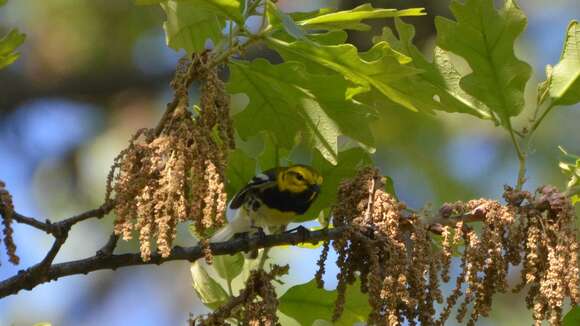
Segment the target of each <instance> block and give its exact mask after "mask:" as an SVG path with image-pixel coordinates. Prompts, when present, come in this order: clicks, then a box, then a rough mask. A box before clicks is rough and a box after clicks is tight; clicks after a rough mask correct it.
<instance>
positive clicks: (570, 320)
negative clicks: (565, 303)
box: [562, 306, 580, 326]
mask: <svg viewBox="0 0 580 326" xmlns="http://www.w3.org/2000/svg"><path fill="white" fill-rule="evenodd" d="M562 325H563V326H577V325H580V307H578V306H576V307H574V308H572V309H571V310H570V311H568V313H566V316H564V319H563V320H562Z"/></svg>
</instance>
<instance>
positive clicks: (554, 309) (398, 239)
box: [316, 168, 580, 325]
mask: <svg viewBox="0 0 580 326" xmlns="http://www.w3.org/2000/svg"><path fill="white" fill-rule="evenodd" d="M384 189H385V186H384V182H383V179H382V178H381V177H380V175H379V174H378V171H377V170H376V169H374V168H365V169H362V170H361V171H360V172H359V173H358V175H357V176H355V177H354V178H352V179H350V180H346V181H344V182H343V183H342V184H341V185H340V187H339V191H338V198H337V204H336V205H335V206H334V207H333V209H332V217H333V224H334V225H335V226H336V227H347V229H346V231H345V232H344V233H343V235H342V236H341V238H339V239H336V240H335V241H334V242H333V243H332V245H333V248H334V249H335V250H336V251H337V253H338V258H337V262H336V264H337V266H338V268H339V273H338V275H337V278H338V286H337V292H338V296H337V299H336V303H335V309H334V313H333V320H334V321H336V320H338V319H339V318H340V316H341V314H342V312H343V310H344V306H345V304H346V301H347V300H348V298H346V294H345V293H346V288H347V286H348V285H349V284H352V283H354V281H355V279H356V277H357V276H359V277H360V280H361V283H360V289H361V291H362V292H364V293H367V294H368V296H369V306H370V307H371V312H370V314H369V316H368V320H367V322H368V323H369V324H372V325H375V324H377V325H400V324H402V323H404V322H407V323H408V324H410V325H416V324H417V323H420V324H422V325H443V324H444V323H445V322H446V321H447V319H448V318H449V317H450V315H451V314H452V313H453V310H454V307H456V306H457V310H456V318H457V320H458V322H460V323H465V324H467V325H475V324H476V322H477V321H478V320H479V318H480V317H486V316H488V315H489V313H490V311H491V307H492V304H493V297H494V296H495V294H496V293H498V292H499V293H502V292H506V291H507V290H508V282H507V275H508V271H509V267H510V265H512V266H514V265H519V264H522V267H523V268H522V270H521V275H522V283H521V284H519V285H517V286H516V287H515V289H514V291H516V292H517V291H521V290H523V289H524V287H525V286H526V285H527V289H528V291H527V295H526V303H527V305H528V307H529V309H531V310H533V317H534V319H535V322H536V324H537V325H540V324H541V322H542V321H544V320H545V321H548V322H549V324H550V325H560V324H561V319H562V314H563V312H562V309H561V307H562V305H564V303H565V302H566V300H569V301H570V302H571V303H572V304H573V305H577V304H578V302H579V301H580V297H579V292H580V289H579V286H580V284H579V278H580V273H579V267H578V248H579V246H578V241H577V239H576V237H577V229H576V226H575V219H576V216H575V212H574V208H573V207H572V205H571V203H570V200H569V198H567V197H566V196H565V194H563V193H561V192H559V191H558V190H557V189H556V188H555V187H552V186H543V187H540V188H538V189H537V190H536V191H535V192H534V193H530V192H527V191H516V190H514V189H513V188H510V187H506V188H505V192H504V196H503V197H504V199H505V200H506V202H507V204H505V205H502V204H501V203H499V202H498V201H495V200H489V199H483V198H482V199H474V200H469V201H467V202H461V201H458V202H455V203H446V204H444V205H443V206H442V207H441V209H440V211H439V214H440V216H439V217H438V218H439V220H438V221H439V222H438V224H437V225H439V226H438V227H433V224H432V225H427V224H426V223H424V222H423V220H424V219H420V218H419V216H418V215H417V214H416V213H409V212H405V211H404V209H405V206H404V204H402V203H399V202H398V201H397V200H395V199H394V198H393V197H392V196H391V195H390V194H388V193H386V192H385V191H384ZM424 215H425V216H427V217H429V216H430V215H429V214H428V213H424ZM464 218H465V220H463V219H464ZM470 221H480V222H482V223H481V227H480V228H479V229H478V231H476V230H475V229H472V228H471V227H469V226H468V225H467V222H470ZM441 223H442V224H441ZM430 231H431V232H435V233H438V234H440V235H441V237H442V248H441V250H440V251H437V250H435V249H433V248H435V246H433V245H432V243H431V242H432V240H431V237H430V235H429V232H430ZM456 247H457V248H463V250H460V251H459V252H458V253H457V254H458V255H459V256H460V266H459V269H460V271H459V274H458V275H457V276H456V277H455V287H454V288H453V289H452V290H451V293H450V294H449V295H448V296H447V297H446V298H444V296H443V294H442V293H441V290H440V280H443V281H444V282H448V281H449V280H450V275H449V269H450V266H451V261H452V256H453V254H454V251H455V249H454V248H456ZM327 255H328V253H327V251H326V249H324V250H323V253H322V255H321V257H320V260H319V266H321V262H324V261H325V260H326V257H327ZM323 272H324V269H322V268H319V271H318V272H317V274H316V279H317V280H321V279H322V274H323ZM442 302H445V305H444V306H443V308H442V311H441V313H440V314H439V316H436V311H435V305H436V304H438V303H442Z"/></svg>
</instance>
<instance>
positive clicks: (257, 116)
mask: <svg viewBox="0 0 580 326" xmlns="http://www.w3.org/2000/svg"><path fill="white" fill-rule="evenodd" d="M228 90H229V91H230V92H232V93H237V92H243V93H245V94H247V95H248V97H249V99H250V103H249V104H248V107H247V108H246V109H245V110H243V111H242V112H240V113H238V114H236V115H235V116H234V121H235V124H236V128H237V130H238V132H239V133H240V136H242V138H246V137H250V136H253V135H256V134H258V133H260V132H262V131H266V132H268V133H269V134H273V135H275V138H276V142H277V143H276V144H275V145H277V146H280V147H283V148H287V149H290V148H292V147H293V145H294V142H295V138H296V136H297V134H298V133H299V132H300V133H301V134H302V135H304V136H306V137H307V138H308V139H309V140H310V141H311V143H312V145H313V146H314V148H316V149H317V150H318V151H319V152H320V153H321V154H322V155H323V157H324V158H325V159H326V160H328V161H329V162H331V163H332V164H337V155H338V139H337V138H338V137H339V136H341V135H346V136H349V137H351V138H353V139H356V140H357V141H360V142H361V143H363V144H365V145H368V146H372V143H373V138H372V134H371V132H370V130H369V129H368V128H369V127H368V122H369V119H370V118H371V115H370V114H369V111H368V108H366V107H365V106H363V105H362V104H360V103H357V102H356V101H353V100H349V99H346V97H345V93H346V90H347V82H346V81H345V80H344V79H343V78H341V77H340V76H336V75H330V76H324V75H314V74H309V73H307V72H306V70H305V69H304V66H303V65H302V64H300V63H297V62H286V63H283V64H279V65H272V64H270V63H269V62H267V61H266V60H263V59H258V60H255V61H253V62H252V63H250V64H248V63H245V62H241V61H236V62H232V64H231V78H230V82H229V83H228Z"/></svg>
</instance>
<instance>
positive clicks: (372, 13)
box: [297, 3, 426, 31]
mask: <svg viewBox="0 0 580 326" xmlns="http://www.w3.org/2000/svg"><path fill="white" fill-rule="evenodd" d="M424 10H425V9H424V8H411V9H404V10H396V9H386V8H373V6H372V5H371V4H368V3H366V4H363V5H360V6H358V7H356V8H354V9H351V10H343V11H336V12H326V11H325V12H321V13H319V14H318V15H317V16H315V17H310V18H306V19H304V20H301V21H298V22H297V24H298V25H300V26H302V27H304V28H308V29H316V30H344V29H353V30H360V31H366V30H370V29H371V27H370V26H369V25H367V24H364V23H362V21H363V20H365V19H378V18H392V17H402V16H423V15H426V13H425V12H424Z"/></svg>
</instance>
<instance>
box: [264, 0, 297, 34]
mask: <svg viewBox="0 0 580 326" xmlns="http://www.w3.org/2000/svg"><path fill="white" fill-rule="evenodd" d="M266 5H267V11H266V14H267V15H268V21H269V22H270V25H272V26H273V28H274V29H279V28H280V27H281V28H282V29H284V31H285V32H286V33H288V35H290V36H291V37H292V38H295V39H304V38H306V33H305V32H304V30H303V29H302V28H301V27H300V26H298V25H297V24H296V22H295V21H294V19H293V18H292V16H290V15H289V14H287V13H285V12H283V11H282V10H280V8H278V6H276V4H274V3H272V2H270V1H268V2H267V4H266Z"/></svg>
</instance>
